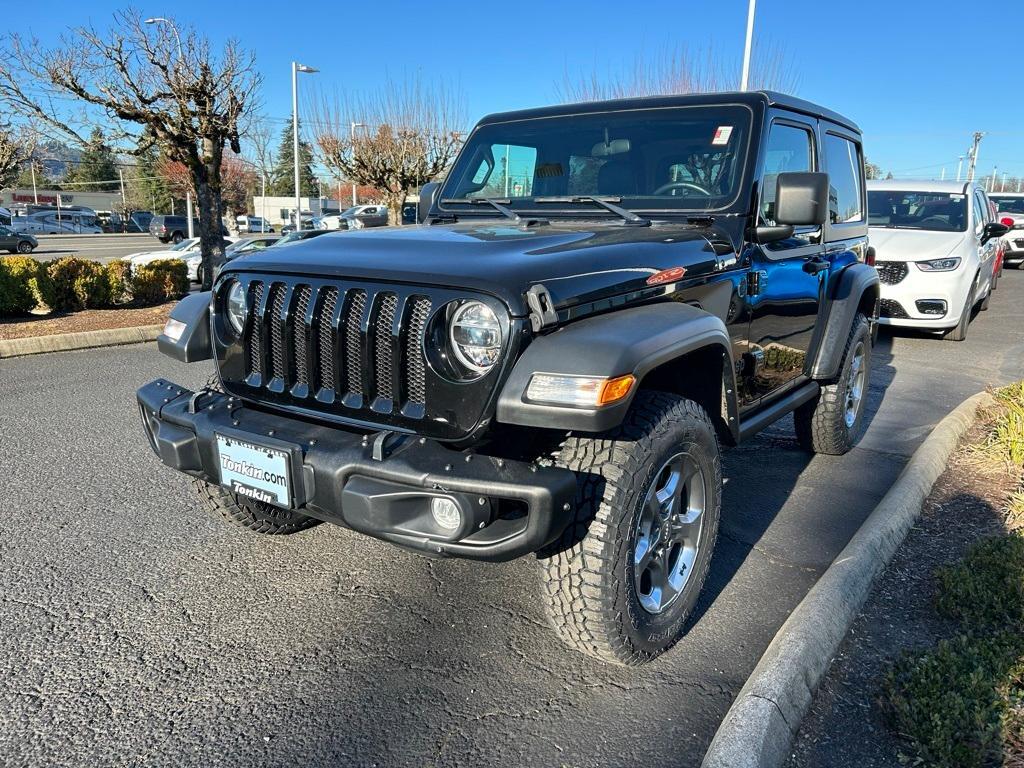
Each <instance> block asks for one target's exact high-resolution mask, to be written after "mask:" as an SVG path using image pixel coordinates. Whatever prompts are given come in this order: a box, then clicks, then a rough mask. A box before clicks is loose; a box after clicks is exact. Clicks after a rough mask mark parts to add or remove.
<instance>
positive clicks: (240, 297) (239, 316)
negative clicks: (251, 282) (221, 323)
mask: <svg viewBox="0 0 1024 768" xmlns="http://www.w3.org/2000/svg"><path fill="white" fill-rule="evenodd" d="M225 309H226V310H227V315H228V323H230V324H231V327H232V328H233V329H234V331H235V333H238V334H241V333H242V327H243V326H244V325H245V287H244V286H243V285H242V284H241V283H240V282H238V281H237V280H235V281H234V282H233V283H231V287H230V288H229V289H228V299H227V301H226V302H225Z"/></svg>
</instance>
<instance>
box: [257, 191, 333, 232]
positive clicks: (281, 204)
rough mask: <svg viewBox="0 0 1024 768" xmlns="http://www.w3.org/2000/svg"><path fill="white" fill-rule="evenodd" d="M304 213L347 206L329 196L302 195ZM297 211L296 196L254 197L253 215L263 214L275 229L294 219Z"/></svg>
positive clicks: (321, 213) (316, 212)
mask: <svg viewBox="0 0 1024 768" xmlns="http://www.w3.org/2000/svg"><path fill="white" fill-rule="evenodd" d="M299 202H300V204H301V206H302V212H303V213H312V214H313V215H314V216H320V215H324V214H325V213H339V212H340V211H342V210H344V209H345V208H346V207H347V206H339V205H338V201H337V200H332V199H330V198H327V197H302V198H299ZM294 211H295V198H294V197H271V196H269V195H268V196H267V197H261V196H259V195H257V196H256V197H254V198H253V199H252V213H253V216H262V217H263V218H264V219H266V220H267V223H268V224H270V226H272V227H273V228H274V229H280V228H281V227H282V226H284V225H285V224H290V223H291V221H292V213H293V212H294Z"/></svg>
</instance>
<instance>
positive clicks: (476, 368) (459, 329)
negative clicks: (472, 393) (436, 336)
mask: <svg viewBox="0 0 1024 768" xmlns="http://www.w3.org/2000/svg"><path fill="white" fill-rule="evenodd" d="M448 338H449V340H450V341H451V345H452V352H453V353H454V354H455V359H456V360H458V361H459V362H460V363H461V364H462V365H463V366H465V367H466V369H467V370H469V371H470V372H471V373H475V374H478V375H481V376H482V375H483V374H485V373H487V372H488V371H489V370H491V368H493V367H494V364H495V363H496V362H498V357H499V356H500V354H501V325H500V324H499V323H498V318H497V316H496V315H495V314H494V312H492V311H491V308H490V307H488V306H487V305H486V304H484V303H483V302H479V301H467V302H466V303H465V304H463V305H461V306H460V307H459V308H458V309H456V310H455V313H454V314H453V315H452V319H451V322H450V323H449V325H448Z"/></svg>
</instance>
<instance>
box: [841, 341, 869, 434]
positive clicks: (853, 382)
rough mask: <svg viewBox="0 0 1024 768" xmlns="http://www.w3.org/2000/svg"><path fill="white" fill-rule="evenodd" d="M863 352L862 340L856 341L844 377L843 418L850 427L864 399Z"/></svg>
mask: <svg viewBox="0 0 1024 768" xmlns="http://www.w3.org/2000/svg"><path fill="white" fill-rule="evenodd" d="M865 354H866V351H865V347H864V342H863V341H858V342H857V346H856V347H854V349H853V360H852V361H851V363H850V374H849V376H847V378H846V411H845V413H844V414H843V420H844V421H845V422H846V426H847V427H850V428H852V427H853V425H854V424H855V423H856V422H857V415H858V414H859V413H860V405H861V402H862V401H863V400H864V377H865V370H864V356H865Z"/></svg>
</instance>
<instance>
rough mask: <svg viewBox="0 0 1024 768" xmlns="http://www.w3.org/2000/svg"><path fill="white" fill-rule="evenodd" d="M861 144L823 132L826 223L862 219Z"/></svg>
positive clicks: (858, 220)
mask: <svg viewBox="0 0 1024 768" xmlns="http://www.w3.org/2000/svg"><path fill="white" fill-rule="evenodd" d="M862 165H863V161H862V159H861V150H860V145H859V144H857V143H856V142H854V141H850V140H849V139H847V138H845V137H843V136H837V135H836V134H834V133H827V134H825V170H826V171H827V172H828V182H829V190H828V208H829V222H830V223H832V224H849V223H853V222H863V221H864V193H863V189H862V188H861V179H862V178H863V175H862V172H861V169H862Z"/></svg>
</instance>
